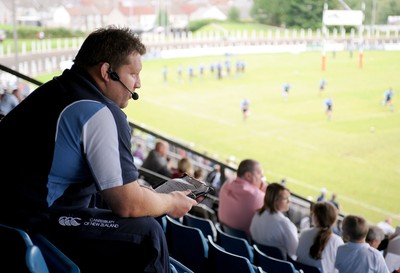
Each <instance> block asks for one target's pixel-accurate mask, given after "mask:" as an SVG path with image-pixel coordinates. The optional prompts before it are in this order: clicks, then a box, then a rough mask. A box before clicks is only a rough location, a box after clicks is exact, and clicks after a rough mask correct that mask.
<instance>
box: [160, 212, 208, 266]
mask: <svg viewBox="0 0 400 273" xmlns="http://www.w3.org/2000/svg"><path fill="white" fill-rule="evenodd" d="M166 218H167V231H166V238H167V243H168V248H169V252H170V255H171V256H172V257H174V258H175V259H177V260H178V261H180V262H181V263H182V264H184V265H185V266H187V267H188V268H189V269H191V270H193V271H194V272H196V273H206V272H208V244H207V238H206V237H204V235H203V233H202V232H201V230H200V229H198V228H193V227H189V226H185V225H183V224H182V223H180V222H179V221H177V220H175V219H173V218H171V217H169V216H166Z"/></svg>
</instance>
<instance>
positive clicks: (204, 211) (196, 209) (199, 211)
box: [189, 195, 218, 224]
mask: <svg viewBox="0 0 400 273" xmlns="http://www.w3.org/2000/svg"><path fill="white" fill-rule="evenodd" d="M206 198H211V196H210V195H207V197H206ZM206 200H207V199H205V200H203V203H204V202H205V201H206ZM215 202H216V201H215ZM203 203H199V204H197V205H196V206H193V207H192V208H191V209H190V211H189V213H190V214H191V215H194V216H198V217H201V218H206V219H210V220H211V221H212V222H213V223H214V224H215V223H217V222H218V216H217V213H216V212H215V210H214V209H212V208H211V207H209V206H207V205H205V204H203Z"/></svg>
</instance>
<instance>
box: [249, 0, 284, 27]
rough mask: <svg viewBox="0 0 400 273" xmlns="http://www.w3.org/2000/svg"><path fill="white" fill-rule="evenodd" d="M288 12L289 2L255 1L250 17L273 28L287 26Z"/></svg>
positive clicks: (276, 0) (273, 0)
mask: <svg viewBox="0 0 400 273" xmlns="http://www.w3.org/2000/svg"><path fill="white" fill-rule="evenodd" d="M287 12H288V1H281V0H254V3H253V6H252V8H251V10H250V16H251V17H252V18H253V19H254V20H255V21H256V22H258V23H261V24H268V25H272V26H282V25H284V24H285V22H284V21H285V20H284V18H285V16H286V14H287Z"/></svg>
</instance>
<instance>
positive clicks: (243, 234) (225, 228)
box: [220, 223, 251, 243]
mask: <svg viewBox="0 0 400 273" xmlns="http://www.w3.org/2000/svg"><path fill="white" fill-rule="evenodd" d="M220 225H221V229H222V230H223V231H224V232H225V233H228V234H229V235H233V236H235V237H239V238H243V239H246V240H247V241H248V242H249V243H250V242H251V240H250V239H249V236H247V234H246V232H244V231H243V230H240V229H237V228H233V227H230V226H228V225H226V224H223V223H220Z"/></svg>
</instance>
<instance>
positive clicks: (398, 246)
mask: <svg viewBox="0 0 400 273" xmlns="http://www.w3.org/2000/svg"><path fill="white" fill-rule="evenodd" d="M386 253H393V254H396V255H400V234H398V235H396V236H394V237H391V238H390V240H389V243H388V246H387V249H386ZM399 258H400V257H399Z"/></svg>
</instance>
